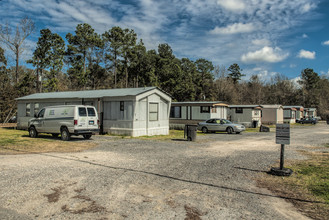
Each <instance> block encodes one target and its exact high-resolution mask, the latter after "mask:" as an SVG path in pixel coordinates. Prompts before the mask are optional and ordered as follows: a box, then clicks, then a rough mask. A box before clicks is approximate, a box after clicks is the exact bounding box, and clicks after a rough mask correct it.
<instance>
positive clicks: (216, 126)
mask: <svg viewBox="0 0 329 220" xmlns="http://www.w3.org/2000/svg"><path fill="white" fill-rule="evenodd" d="M198 130H201V131H202V132H203V133H207V132H216V131H226V132H227V133H228V134H232V133H233V132H235V133H236V134H240V133H241V132H242V131H244V130H246V128H245V126H243V125H240V124H233V123H232V122H231V121H229V120H226V119H221V118H212V119H209V120H207V121H205V122H200V123H198Z"/></svg>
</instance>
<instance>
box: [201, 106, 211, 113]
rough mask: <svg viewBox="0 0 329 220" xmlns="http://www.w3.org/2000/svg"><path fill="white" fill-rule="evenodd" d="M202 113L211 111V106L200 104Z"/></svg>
mask: <svg viewBox="0 0 329 220" xmlns="http://www.w3.org/2000/svg"><path fill="white" fill-rule="evenodd" d="M200 113H210V106H200Z"/></svg>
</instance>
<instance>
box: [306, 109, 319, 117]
mask: <svg viewBox="0 0 329 220" xmlns="http://www.w3.org/2000/svg"><path fill="white" fill-rule="evenodd" d="M304 116H305V117H306V118H315V117H317V112H316V108H304Z"/></svg>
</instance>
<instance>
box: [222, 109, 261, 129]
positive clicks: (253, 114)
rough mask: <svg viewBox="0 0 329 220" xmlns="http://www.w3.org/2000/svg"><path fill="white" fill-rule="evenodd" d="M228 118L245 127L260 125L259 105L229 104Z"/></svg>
mask: <svg viewBox="0 0 329 220" xmlns="http://www.w3.org/2000/svg"><path fill="white" fill-rule="evenodd" d="M228 108H229V112H228V119H229V120H230V121H232V122H234V123H237V124H243V125H244V126H245V127H252V128H256V127H259V126H260V125H261V114H262V110H261V107H260V105H230V106H228Z"/></svg>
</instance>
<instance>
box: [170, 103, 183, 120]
mask: <svg viewBox="0 0 329 220" xmlns="http://www.w3.org/2000/svg"><path fill="white" fill-rule="evenodd" d="M181 117H182V108H181V106H172V107H171V109H170V118H181Z"/></svg>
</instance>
